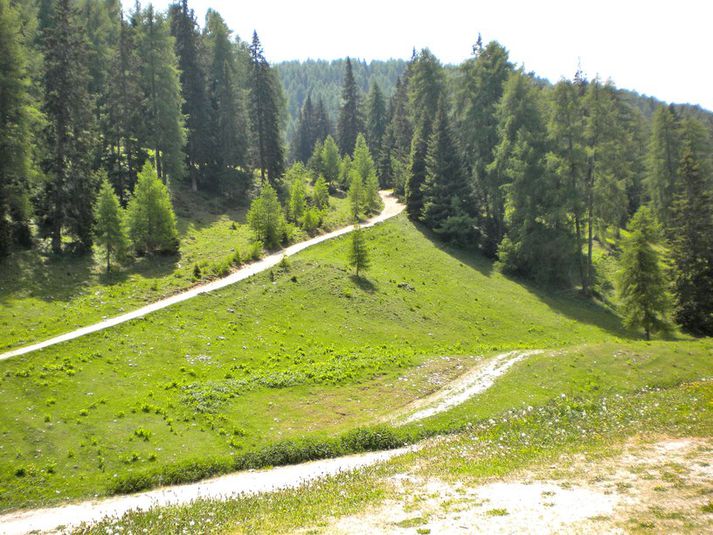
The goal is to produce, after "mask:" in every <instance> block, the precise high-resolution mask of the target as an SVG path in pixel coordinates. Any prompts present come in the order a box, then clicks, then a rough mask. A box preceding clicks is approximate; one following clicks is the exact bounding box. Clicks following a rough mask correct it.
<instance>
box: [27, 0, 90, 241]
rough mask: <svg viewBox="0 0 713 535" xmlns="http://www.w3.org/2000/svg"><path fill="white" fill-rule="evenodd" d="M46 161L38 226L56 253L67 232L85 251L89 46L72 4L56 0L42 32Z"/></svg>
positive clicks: (88, 166) (87, 215)
mask: <svg viewBox="0 0 713 535" xmlns="http://www.w3.org/2000/svg"><path fill="white" fill-rule="evenodd" d="M42 40H43V45H44V46H43V48H44V52H45V76H44V87H45V103H44V113H45V116H46V118H47V128H46V135H47V158H46V160H45V163H44V171H45V173H46V176H47V179H46V181H45V184H44V188H43V195H42V203H41V204H42V206H41V209H40V216H41V219H40V224H41V227H42V229H43V230H44V232H45V233H47V234H48V235H49V236H50V237H51V242H52V251H53V252H55V253H59V252H61V250H62V234H63V231H64V230H65V229H66V230H68V231H69V232H70V233H71V234H72V235H74V236H75V237H76V238H77V240H78V242H79V244H80V245H81V246H82V247H83V248H84V249H85V250H87V249H88V248H89V247H90V246H91V243H92V222H93V217H94V214H93V210H92V207H93V206H94V196H95V193H96V190H95V184H94V180H93V175H92V172H91V158H92V149H93V146H92V141H93V133H92V131H93V128H94V124H93V114H92V110H93V104H92V98H91V95H90V94H89V91H88V86H89V74H88V72H87V69H86V67H85V65H86V50H87V45H86V41H85V39H84V33H83V30H82V28H81V26H80V25H79V22H78V21H77V14H76V12H75V11H74V9H73V8H72V6H71V3H70V0H58V1H57V2H56V4H55V6H54V11H53V13H52V18H51V23H50V24H49V25H48V27H47V28H46V29H45V31H44V35H43V39H42Z"/></svg>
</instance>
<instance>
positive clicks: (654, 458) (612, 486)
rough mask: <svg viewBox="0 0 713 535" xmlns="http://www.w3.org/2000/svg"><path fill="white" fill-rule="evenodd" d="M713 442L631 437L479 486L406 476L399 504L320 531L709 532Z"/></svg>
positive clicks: (397, 487)
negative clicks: (593, 453) (609, 449)
mask: <svg viewBox="0 0 713 535" xmlns="http://www.w3.org/2000/svg"><path fill="white" fill-rule="evenodd" d="M711 452H713V439H710V438H707V439H665V440H659V441H657V442H654V443H642V442H641V441H640V440H637V439H633V440H630V441H629V442H628V443H627V444H626V445H625V447H624V449H623V451H622V452H621V453H620V454H619V455H616V456H614V457H608V458H593V459H587V458H585V457H584V456H581V455H578V456H565V457H563V458H562V459H561V460H560V462H559V463H557V464H556V465H551V466H545V467H540V468H537V469H535V470H530V471H527V472H522V473H519V474H516V476H515V477H514V478H512V479H507V480H502V481H492V482H488V483H486V484H481V485H469V484H466V483H463V482H460V483H459V482H456V483H447V482H445V481H442V480H440V479H437V478H425V477H417V476H413V475H410V474H400V475H397V476H394V477H392V478H390V480H389V481H390V483H391V484H392V486H393V490H394V495H395V498H393V499H390V500H389V501H387V502H385V503H383V504H381V505H380V506H378V507H377V508H374V509H372V510H369V511H366V512H364V513H361V514H358V515H353V516H349V517H344V518H339V519H333V520H332V521H331V522H330V523H329V524H328V525H327V526H326V527H324V528H323V529H322V532H324V533H626V532H632V531H634V532H639V531H641V532H650V533H681V532H692V533H702V532H708V533H713V511H712V510H711V503H712V500H713V456H712V455H711Z"/></svg>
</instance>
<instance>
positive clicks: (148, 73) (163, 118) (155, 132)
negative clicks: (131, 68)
mask: <svg viewBox="0 0 713 535" xmlns="http://www.w3.org/2000/svg"><path fill="white" fill-rule="evenodd" d="M134 18H135V23H136V24H137V25H138V29H139V31H138V53H139V57H140V58H141V71H140V77H139V80H140V82H139V83H140V86H141V89H142V91H143V94H144V99H143V102H144V109H143V110H142V113H143V116H144V121H143V127H144V131H143V132H142V138H143V143H144V146H145V147H148V148H149V149H151V150H153V151H154V159H155V167H156V171H157V173H158V176H159V177H160V178H162V179H163V180H164V182H166V183H168V181H169V179H171V180H180V179H182V178H183V177H184V176H185V171H186V166H185V160H186V158H185V154H184V152H183V148H184V146H185V144H186V131H185V127H184V117H183V114H182V113H181V109H182V106H183V98H182V97H181V83H180V79H179V74H180V73H179V70H178V65H177V60H176V54H175V52H174V48H173V37H171V34H170V33H169V28H168V23H167V22H166V18H165V17H164V16H163V15H161V14H158V13H155V12H154V9H153V6H151V5H149V7H148V8H147V9H146V10H145V11H143V12H141V13H140V14H136V13H135V14H134Z"/></svg>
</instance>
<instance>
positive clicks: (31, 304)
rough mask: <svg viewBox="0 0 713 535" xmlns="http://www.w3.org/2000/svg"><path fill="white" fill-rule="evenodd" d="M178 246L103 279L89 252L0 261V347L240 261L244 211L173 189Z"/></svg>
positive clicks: (342, 213)
mask: <svg viewBox="0 0 713 535" xmlns="http://www.w3.org/2000/svg"><path fill="white" fill-rule="evenodd" d="M331 203H332V210H331V211H330V212H329V214H328V215H327V218H326V222H325V226H326V228H330V229H333V228H338V227H342V226H344V225H347V224H348V223H349V207H348V202H347V200H346V199H341V198H336V197H333V198H332V199H331ZM174 204H175V208H176V215H177V217H178V229H179V234H180V237H181V247H180V251H179V254H178V255H176V256H166V257H160V256H159V257H148V258H140V259H137V260H136V261H135V262H134V263H133V264H132V265H129V266H127V267H125V268H122V269H118V270H116V271H115V272H112V273H109V274H106V273H105V268H104V261H103V259H102V258H100V257H99V256H94V257H92V256H91V255H82V256H76V257H75V256H71V255H65V256H63V257H59V258H57V257H53V256H50V255H47V254H45V253H43V252H42V251H40V250H38V249H32V250H29V251H22V252H18V253H16V254H13V255H12V256H10V257H9V258H7V259H5V260H3V262H2V263H1V264H0V304H1V305H2V306H0V350H2V349H9V348H11V347H15V346H21V345H27V344H29V343H32V342H39V341H41V340H44V339H46V338H49V337H51V336H53V335H57V334H61V333H63V332H67V331H70V330H72V329H76V328H78V327H83V326H85V325H88V324H90V323H94V322H97V321H100V320H101V319H102V318H104V317H106V316H113V315H116V314H120V313H122V312H125V311H128V310H131V309H133V308H137V307H139V306H142V305H145V304H146V303H150V302H153V301H156V300H157V299H160V298H161V297H165V296H167V295H171V294H173V293H175V292H177V291H180V290H182V289H185V288H187V287H189V286H192V285H194V284H196V283H197V282H198V281H196V280H195V278H194V277H193V268H194V266H195V264H198V265H199V266H200V267H201V269H202V271H203V273H204V275H208V276H210V275H211V274H213V273H214V270H215V269H217V268H219V265H220V264H221V263H222V261H223V260H224V259H225V258H227V257H229V256H231V255H232V254H233V253H234V251H235V250H236V249H237V250H239V251H240V252H241V254H242V255H243V256H245V254H246V252H247V251H248V250H249V248H250V245H249V244H250V239H251V232H250V230H249V229H248V227H247V225H245V209H244V208H237V209H231V208H229V207H225V206H223V205H221V204H219V203H217V201H216V200H215V199H214V198H211V197H208V196H203V195H201V194H200V193H199V194H194V193H191V192H189V191H186V190H178V191H177V192H176V195H175V198H174Z"/></svg>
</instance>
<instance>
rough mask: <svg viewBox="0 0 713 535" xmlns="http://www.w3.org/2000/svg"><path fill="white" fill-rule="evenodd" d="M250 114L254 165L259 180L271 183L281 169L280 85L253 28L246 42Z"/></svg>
mask: <svg viewBox="0 0 713 535" xmlns="http://www.w3.org/2000/svg"><path fill="white" fill-rule="evenodd" d="M250 96H251V98H250V115H251V120H252V131H253V137H254V143H255V147H254V153H255V161H256V167H257V168H258V169H260V176H261V178H262V180H263V182H264V181H265V180H269V181H270V183H271V184H272V185H273V186H275V185H276V184H277V182H278V180H279V179H280V178H281V177H282V174H283V173H284V170H285V168H284V165H285V163H284V159H285V158H284V149H283V146H282V135H281V132H280V105H281V93H280V85H279V82H278V80H277V78H276V75H275V73H274V71H273V70H272V69H271V68H270V64H269V63H268V62H267V60H266V59H265V54H264V51H263V48H262V45H261V44H260V38H259V37H258V35H257V32H253V40H252V44H251V45H250Z"/></svg>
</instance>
